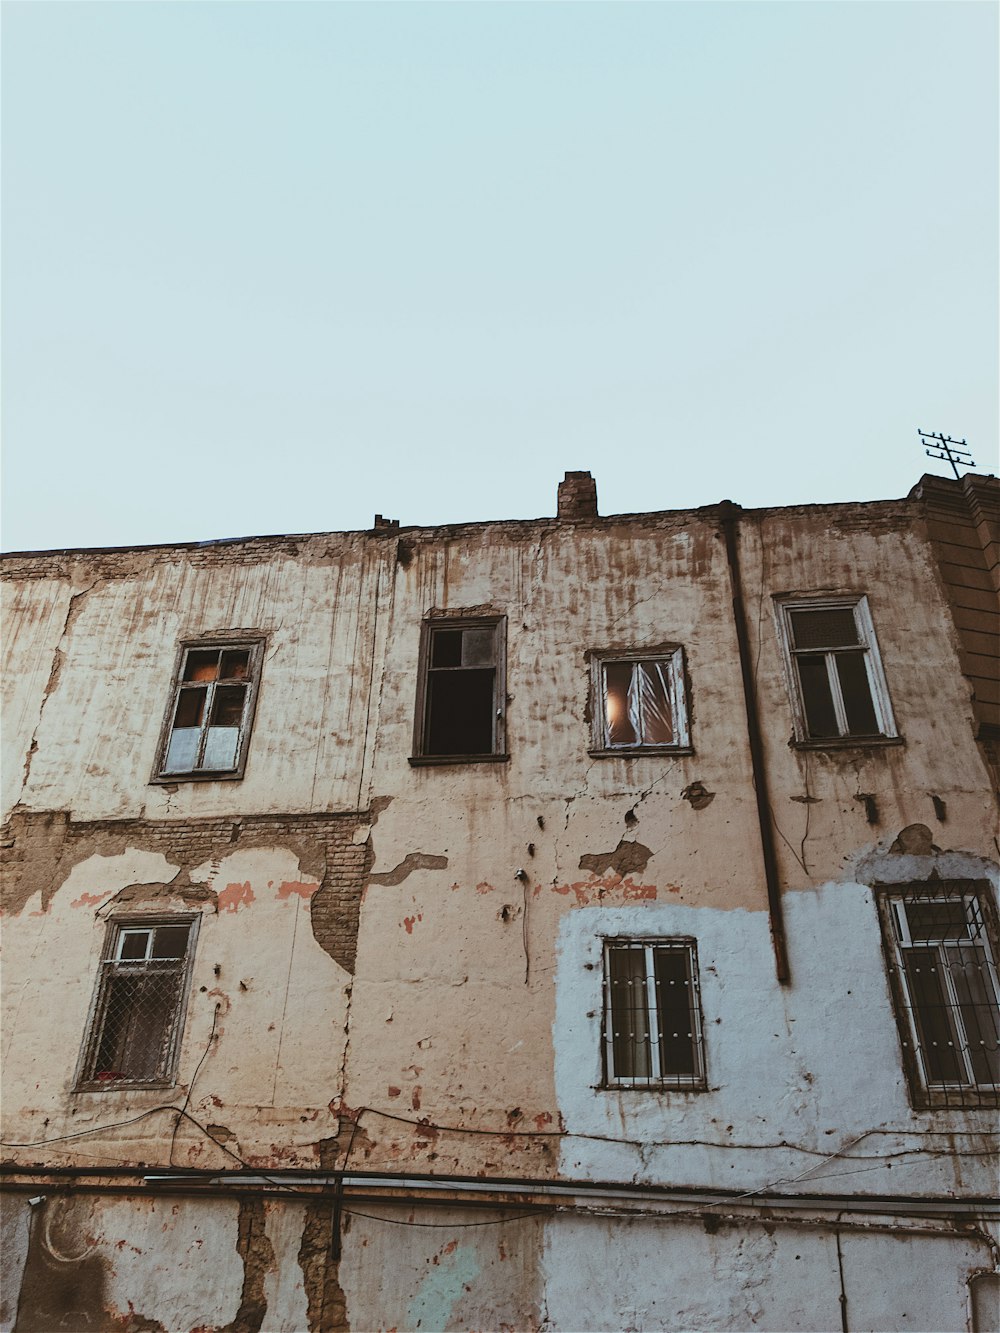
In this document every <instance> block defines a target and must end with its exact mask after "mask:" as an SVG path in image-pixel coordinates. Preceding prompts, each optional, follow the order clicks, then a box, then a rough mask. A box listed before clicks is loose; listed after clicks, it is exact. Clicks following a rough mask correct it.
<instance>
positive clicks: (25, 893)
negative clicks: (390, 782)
mask: <svg viewBox="0 0 1000 1333" xmlns="http://www.w3.org/2000/svg"><path fill="white" fill-rule="evenodd" d="M370 824H371V816H370V813H368V812H363V813H361V814H341V815H325V814H323V815H244V816H242V817H241V818H239V819H237V820H234V819H233V818H231V817H225V816H224V817H219V818H214V819H188V820H185V819H164V820H147V819H119V820H80V821H77V820H72V819H70V818H69V816H68V815H67V814H66V813H65V812H64V811H43V812H33V811H23V810H22V811H15V812H14V814H13V815H12V816H11V819H10V822H9V823H8V824H7V825H5V826H4V828H3V829H2V830H0V840H2V842H3V844H4V847H5V851H4V865H3V874H2V879H0V908H2V910H3V911H4V912H5V913H7V914H9V915H14V916H16V915H17V914H18V913H20V912H22V911H23V910H24V907H25V905H26V904H27V902H28V900H29V899H30V898H31V897H32V895H33V894H35V893H37V892H38V891H39V890H41V895H42V911H46V910H47V908H48V906H49V903H50V902H51V900H52V896H53V894H54V893H55V892H56V891H57V890H58V889H59V887H60V885H62V884H63V883H64V882H65V880H66V878H67V876H68V875H69V873H70V871H71V870H72V868H73V866H75V865H78V864H79V863H80V862H81V861H84V860H86V859H87V858H88V857H90V856H94V855H100V856H120V855H121V854H122V853H123V852H124V851H125V850H126V849H127V848H129V847H139V848H142V849H143V850H145V851H151V852H160V853H162V855H164V856H165V857H166V858H167V859H168V860H169V861H171V862H173V863H174V864H176V865H179V866H180V867H181V870H180V873H179V874H178V875H177V877H176V878H175V879H174V880H172V881H171V882H170V883H169V884H131V885H127V886H126V887H125V888H123V889H121V890H120V891H119V892H118V893H117V894H116V895H115V899H114V900H115V901H117V902H120V903H124V902H139V901H149V900H150V899H151V898H155V897H166V896H171V897H180V898H182V899H183V900H184V901H185V902H191V903H192V904H193V903H196V902H201V901H204V900H205V899H206V898H208V899H212V900H214V901H217V899H216V895H215V893H214V891H213V890H211V889H208V888H207V887H206V886H205V885H204V883H200V882H195V881H193V880H192V878H191V871H192V870H193V869H194V868H195V867H196V866H199V865H204V864H210V863H213V862H214V863H218V862H220V861H222V860H223V859H224V858H225V857H226V856H228V855H230V854H231V853H232V852H233V851H235V850H237V849H240V850H245V849H246V848H248V847H273V846H281V847H287V848H289V849H290V850H291V851H293V852H294V853H295V855H296V856H297V857H298V860H299V866H300V868H301V870H302V871H303V872H304V873H305V874H309V875H314V876H315V877H316V878H317V879H318V880H319V881H320V885H319V888H318V889H317V891H316V892H315V893H314V894H313V895H312V898H311V900H310V920H311V923H312V931H313V935H314V937H315V939H316V942H317V944H319V946H320V948H322V949H324V950H325V951H326V953H328V954H329V955H330V957H331V958H332V959H333V960H334V961H335V962H337V963H339V964H340V966H341V967H343V968H344V969H345V970H346V971H348V972H351V973H353V971H354V964H355V958H356V955H357V942H358V919H359V915H360V911H361V895H362V892H363V890H364V885H365V876H366V874H367V872H368V870H369V869H370V867H371V860H372V849H371V840H370V839H369V840H368V841H366V842H363V843H360V844H355V842H354V841H353V839H354V835H355V833H356V832H357V830H358V829H359V828H362V827H365V826H367V825H370Z"/></svg>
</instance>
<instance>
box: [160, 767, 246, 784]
mask: <svg viewBox="0 0 1000 1333" xmlns="http://www.w3.org/2000/svg"><path fill="white" fill-rule="evenodd" d="M242 778H243V772H242V770H238V771H237V772H234V773H222V772H215V771H211V770H206V771H205V772H203V773H156V774H155V775H154V776H153V777H151V778H150V779H149V782H150V786H154V787H163V786H166V785H167V784H168V783H171V782H240V781H242Z"/></svg>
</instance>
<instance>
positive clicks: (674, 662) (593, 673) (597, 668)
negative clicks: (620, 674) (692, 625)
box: [588, 643, 694, 759]
mask: <svg viewBox="0 0 1000 1333" xmlns="http://www.w3.org/2000/svg"><path fill="white" fill-rule="evenodd" d="M589 658H590V700H591V706H590V717H591V726H592V746H591V749H590V750H589V751H588V753H589V754H590V755H591V756H592V757H593V758H595V759H600V758H606V757H609V756H615V755H618V756H624V757H628V756H631V755H644V754H649V755H663V754H694V749H693V747H692V745H691V732H690V722H689V718H688V707H687V696H688V690H687V665H686V662H685V657H684V648H683V646H682V645H681V644H679V643H675V644H661V645H658V646H657V647H656V648H649V649H645V650H629V651H627V652H616V651H614V650H613V649H599V650H596V651H593V652H591V653H590V654H589ZM618 662H628V663H634V662H655V663H659V664H666V666H667V669H668V675H669V680H670V692H671V698H670V705H671V724H672V726H673V732H674V739H673V740H672V741H669V742H665V743H663V744H652V745H651V744H648V743H639V744H628V745H615V744H612V743H611V742H609V740H608V718H607V668H608V667H609V666H613V665H615V663H618Z"/></svg>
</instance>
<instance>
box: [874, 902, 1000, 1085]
mask: <svg viewBox="0 0 1000 1333" xmlns="http://www.w3.org/2000/svg"><path fill="white" fill-rule="evenodd" d="M879 906H880V910H881V914H882V929H883V936H884V941H885V946H886V957H887V960H888V963H889V971H890V977H891V980H892V987H893V995H894V1000H895V1004H896V1015H897V1019H898V1022H899V1033H900V1040H901V1041H902V1045H903V1055H904V1061H905V1065H906V1070H907V1075H908V1077H909V1080H910V1086H911V1092H912V1093H913V1096H914V1101H915V1104H916V1105H918V1106H978V1105H995V1104H996V1103H997V1100H998V1097H997V1094H998V1092H1000V1049H998V1044H1000V1043H998V1034H1000V1000H998V996H1000V990H998V987H997V971H996V959H997V950H996V919H995V915H994V912H993V904H992V902H991V901H990V898H989V886H988V885H986V884H983V885H979V884H976V883H973V882H969V881H964V882H961V881H960V882H957V883H955V882H951V883H947V882H944V881H942V882H939V883H937V884H934V885H933V886H920V887H915V886H910V887H907V888H906V889H903V890H895V889H894V890H892V891H891V892H889V891H886V892H885V893H883V894H882V895H881V896H880V899H879Z"/></svg>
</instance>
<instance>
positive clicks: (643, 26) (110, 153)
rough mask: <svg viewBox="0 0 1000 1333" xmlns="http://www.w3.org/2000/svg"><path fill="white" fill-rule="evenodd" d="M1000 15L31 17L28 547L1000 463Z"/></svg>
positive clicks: (18, 511) (615, 10)
mask: <svg viewBox="0 0 1000 1333" xmlns="http://www.w3.org/2000/svg"><path fill="white" fill-rule="evenodd" d="M997 24H998V8H997V6H996V5H995V4H992V3H978V2H976V3H965V2H963V0H946V2H943V3H909V2H908V0H885V2H883V3H867V2H864V0H861V2H853V3H852V2H851V0H835V2H834V3H824V2H822V0H818V2H813V0H791V2H787V3H764V4H758V3H753V2H750V0H747V2H743V0H741V2H740V3H722V2H720V3H714V2H711V0H701V2H700V3H671V2H669V0H665V2H664V3H645V4H631V3H620V2H619V3H587V4H577V3H543V2H541V0H538V2H535V3H478V2H477V0H468V2H466V3H421V2H420V0H406V2H405V3H378V2H374V0H368V2H363V3H335V2H331V3H291V2H285V3H240V2H238V0H237V2H231V0H220V2H218V3H179V2H178V3H157V2H156V0H153V2H151V3H88V2H87V0H74V2H73V3H31V2H25V0H20V2H18V0H15V2H14V3H7V4H6V5H5V7H4V13H3V55H2V58H3V71H2V73H3V120H2V125H3V130H2V134H3V141H2V150H3V162H4V166H3V217H2V222H3V260H2V262H3V308H2V371H3V407H2V413H3V416H2V426H3V442H4V447H3V482H4V487H3V529H2V543H3V546H4V548H5V549H7V550H26V549H46V548H53V547H73V546H108V545H130V544H146V543H157V542H166V541H191V540H210V539H214V538H221V537H234V536H241V535H254V534H264V533H285V532H313V531H331V530H338V529H355V528H366V527H370V526H371V524H372V521H373V515H374V514H375V513H376V511H377V512H379V513H382V514H384V515H386V516H388V517H390V518H396V519H399V520H400V521H401V522H402V523H403V524H404V525H407V524H438V523H457V522H465V521H471V520H483V519H498V518H532V517H537V516H541V515H548V514H553V513H554V512H555V499H556V486H557V483H558V481H559V480H560V479H561V478H562V476H563V473H564V472H565V471H566V470H579V469H589V470H590V471H591V472H592V473H593V474H594V476H595V477H596V479H597V485H598V497H599V504H600V511H601V513H623V512H633V511H645V510H653V509H678V508H689V507H693V506H698V505H703V504H711V503H714V502H716V501H718V500H721V499H724V498H729V499H732V500H735V501H737V502H739V503H741V504H743V505H746V506H760V505H773V504H800V503H807V502H815V501H824V502H826V501H841V500H865V499H883V498H890V497H895V496H901V495H905V494H906V492H907V491H908V490H909V488H910V487H911V486H912V485H913V484H914V483H915V482H916V481H917V479H918V478H919V477H920V476H921V474H922V473H923V472H925V471H933V472H939V473H940V472H943V473H945V474H946V475H947V474H949V473H948V468H947V465H946V464H943V463H939V462H935V461H933V460H930V459H927V458H925V456H924V454H923V451H922V448H921V445H920V441H919V439H918V436H917V430H918V428H919V429H923V430H928V431H943V432H944V433H945V434H948V435H951V436H952V437H955V438H965V439H967V440H968V442H969V447H970V449H971V450H972V452H973V454H974V457H975V459H976V462H977V464H978V468H977V470H978V471H981V472H997V471H1000V467H998V466H997V408H998V383H997V375H998V372H997V366H998V308H997V302H998V297H997V292H998V246H997V234H998V229H1000V217H998V165H997V164H998V118H997V106H998V89H997V49H998V33H997Z"/></svg>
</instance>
